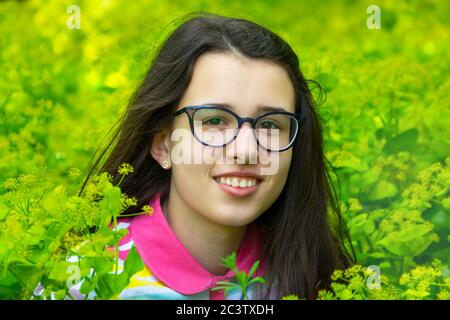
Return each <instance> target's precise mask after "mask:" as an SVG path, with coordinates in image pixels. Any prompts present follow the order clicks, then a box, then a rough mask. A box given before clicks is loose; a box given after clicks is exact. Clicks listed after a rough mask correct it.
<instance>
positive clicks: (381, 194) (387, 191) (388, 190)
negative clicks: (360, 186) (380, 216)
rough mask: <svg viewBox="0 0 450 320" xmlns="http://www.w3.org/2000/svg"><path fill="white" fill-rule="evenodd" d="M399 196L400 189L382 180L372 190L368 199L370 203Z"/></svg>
mask: <svg viewBox="0 0 450 320" xmlns="http://www.w3.org/2000/svg"><path fill="white" fill-rule="evenodd" d="M397 194H398V189H397V187H396V186H395V185H394V184H393V183H391V182H389V181H386V180H381V181H380V182H378V183H377V184H376V185H375V186H373V187H372V188H371V189H370V191H369V194H368V197H367V199H368V200H370V201H378V200H383V199H386V198H392V197H395V196H396V195H397Z"/></svg>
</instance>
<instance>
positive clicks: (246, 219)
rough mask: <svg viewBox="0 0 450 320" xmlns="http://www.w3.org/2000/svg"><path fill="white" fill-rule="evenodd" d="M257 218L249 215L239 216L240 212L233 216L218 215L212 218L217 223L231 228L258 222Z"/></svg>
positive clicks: (234, 213)
mask: <svg viewBox="0 0 450 320" xmlns="http://www.w3.org/2000/svg"><path fill="white" fill-rule="evenodd" d="M256 218H257V216H255V215H252V214H249V215H246V214H241V215H240V214H239V212H233V213H232V214H218V215H216V216H214V217H211V220H213V221H214V222H216V223H219V224H222V225H225V226H229V227H243V226H246V225H248V224H249V223H251V222H253V221H254V220H256Z"/></svg>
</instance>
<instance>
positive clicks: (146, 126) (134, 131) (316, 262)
mask: <svg viewBox="0 0 450 320" xmlns="http://www.w3.org/2000/svg"><path fill="white" fill-rule="evenodd" d="M211 50H215V51H221V52H239V53H240V54H242V55H244V56H246V57H249V58H253V59H268V60H270V61H273V62H274V63H277V64H279V65H281V66H282V67H283V68H284V69H285V70H286V71H287V72H288V74H289V76H290V79H291V81H292V83H293V85H294V88H295V93H296V105H295V109H296V110H295V112H298V113H302V114H303V115H304V116H305V117H306V123H305V124H304V125H303V126H302V127H301V129H300V131H299V134H298V137H297V139H296V142H295V143H294V146H293V158H292V162H291V167H290V170H289V175H288V180H287V182H286V185H285V186H284V189H283V190H282V192H281V194H280V196H279V197H278V199H277V200H276V201H275V203H273V205H272V206H271V207H270V208H269V209H268V210H267V211H266V212H265V213H264V214H262V215H261V216H260V217H259V218H258V220H257V223H259V224H260V225H261V226H262V230H263V235H264V236H263V244H262V253H263V257H264V260H265V266H266V270H267V271H266V281H267V288H269V290H268V291H267V295H265V296H264V297H262V298H268V297H269V295H271V293H270V290H271V288H276V292H277V296H278V297H281V296H284V295H288V294H296V295H298V296H299V297H302V298H307V299H309V298H314V297H315V296H316V294H317V290H318V289H321V288H328V286H329V284H330V276H331V274H332V272H333V271H334V270H335V269H339V268H345V267H347V266H349V265H350V264H352V263H354V262H355V258H354V256H355V255H354V251H353V248H352V247H351V242H350V241H349V240H350V237H349V235H348V232H347V229H346V227H345V223H344V222H343V220H342V218H341V212H340V206H339V201H338V198H337V195H336V192H335V189H334V187H333V184H332V181H331V178H330V175H329V172H328V169H327V160H326V158H325V156H324V151H323V138H322V127H321V124H320V118H319V116H318V114H317V112H316V105H315V101H314V99H313V97H312V94H311V91H310V86H309V85H310V84H311V80H305V78H304V77H303V74H302V72H301V71H300V67H299V60H298V57H297V55H296V54H295V52H294V51H293V50H292V48H291V47H290V46H289V44H288V43H286V42H285V41H284V40H283V39H282V38H281V37H280V36H278V35H277V34H275V33H274V32H272V31H270V30H268V29H266V28H264V27H262V26H260V25H258V24H256V23H253V22H251V21H248V20H246V19H239V18H228V17H223V16H220V15H215V14H210V13H204V12H200V13H195V14H190V15H187V16H185V18H184V20H183V22H182V23H181V24H180V25H179V26H178V27H177V28H176V29H175V30H174V31H173V32H172V33H171V34H170V35H169V36H168V38H167V39H166V40H165V41H164V43H163V44H162V45H161V47H160V48H159V49H158V51H157V52H156V55H155V57H154V59H153V61H152V63H151V66H150V68H149V70H148V72H147V73H146V75H145V77H144V79H143V81H142V82H141V83H140V85H139V86H138V88H137V90H136V91H135V93H134V94H133V96H132V98H131V100H130V103H129V106H128V108H127V110H126V112H125V113H124V115H123V117H122V118H121V119H120V121H119V122H118V123H117V124H118V126H117V128H116V130H115V132H114V134H113V137H112V139H111V140H110V141H109V143H108V144H107V145H106V147H105V148H104V149H103V150H102V151H101V152H100V154H99V156H98V157H97V159H96V161H95V162H94V165H93V166H92V168H91V170H90V172H89V175H88V176H87V177H86V179H85V181H84V184H83V186H82V188H81V191H80V194H81V193H82V192H83V189H84V187H85V185H86V183H87V182H88V181H89V179H90V177H91V176H92V175H93V173H94V172H95V170H96V168H98V167H99V164H100V162H101V160H102V159H103V158H104V157H105V156H106V155H107V159H106V161H105V163H104V164H103V166H102V167H101V169H100V172H108V173H109V174H111V175H112V176H113V178H114V182H116V183H117V182H118V180H119V179H120V175H119V174H118V173H117V169H118V167H119V166H120V165H121V164H122V163H129V164H131V165H132V166H133V167H134V173H132V174H130V175H129V176H127V177H126V178H125V179H124V180H123V181H122V184H121V189H122V192H124V193H126V194H127V195H128V196H130V197H135V198H136V199H137V205H136V206H133V207H131V208H128V209H127V210H126V211H125V212H124V213H133V212H139V211H141V208H142V206H144V205H145V204H148V202H149V201H150V199H151V198H152V197H153V196H154V195H155V194H156V193H157V192H159V191H163V194H164V197H167V194H168V190H169V186H170V174H171V173H170V171H167V170H163V169H162V168H161V167H160V165H159V163H158V162H156V161H155V160H154V159H153V157H152V156H151V154H150V152H149V150H150V145H151V143H152V140H153V138H154V136H155V135H156V134H158V133H160V132H162V131H165V130H167V129H168V128H170V125H171V123H172V113H173V112H174V111H175V108H176V106H177V104H178V102H179V100H180V99H181V97H182V95H183V93H184V91H185V90H186V88H187V86H188V84H189V81H190V78H191V75H192V71H193V65H194V62H195V60H196V59H197V58H198V57H199V56H200V55H201V54H202V53H205V52H206V51H211ZM97 151H99V149H98V150H97ZM108 151H110V152H108ZM330 167H331V165H330ZM331 168H332V167H331Z"/></svg>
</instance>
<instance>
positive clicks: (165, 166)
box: [161, 160, 169, 169]
mask: <svg viewBox="0 0 450 320" xmlns="http://www.w3.org/2000/svg"><path fill="white" fill-rule="evenodd" d="M161 166H162V167H163V169H168V168H169V161H168V160H164V161H163V162H162V164H161Z"/></svg>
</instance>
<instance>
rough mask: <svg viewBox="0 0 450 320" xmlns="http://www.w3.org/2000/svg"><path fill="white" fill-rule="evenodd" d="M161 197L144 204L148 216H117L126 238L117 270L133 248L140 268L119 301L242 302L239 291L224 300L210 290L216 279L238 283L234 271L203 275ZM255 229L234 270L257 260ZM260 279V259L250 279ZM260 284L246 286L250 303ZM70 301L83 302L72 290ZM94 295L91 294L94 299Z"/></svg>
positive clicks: (246, 268)
mask: <svg viewBox="0 0 450 320" xmlns="http://www.w3.org/2000/svg"><path fill="white" fill-rule="evenodd" d="M160 198H161V193H158V194H157V195H156V196H155V197H154V198H153V199H152V200H151V201H150V203H149V205H150V206H151V208H152V209H153V213H152V214H151V215H139V216H135V217H129V218H120V219H119V221H118V224H117V227H116V228H117V229H121V228H127V229H128V231H129V232H128V234H127V235H126V236H125V237H124V238H122V239H121V240H120V241H119V271H120V268H123V264H124V261H125V260H126V258H127V255H128V253H129V251H130V250H131V248H133V246H134V247H135V248H136V250H137V252H138V253H139V255H140V257H141V258H142V260H143V262H144V265H145V267H144V268H143V269H142V270H141V271H139V272H137V273H136V274H134V275H133V276H132V277H131V279H130V283H129V284H128V286H127V287H126V288H125V289H124V290H122V292H121V293H120V294H119V296H118V297H117V298H118V299H189V300H190V299H209V300H221V299H230V300H236V299H241V295H242V292H241V290H240V289H238V288H236V289H232V290H230V291H229V292H228V294H227V295H226V296H225V295H224V291H223V290H219V291H213V290H211V289H212V288H214V287H215V286H216V285H217V282H218V281H230V282H235V283H237V281H236V279H235V277H234V272H233V271H232V270H231V269H229V270H228V272H227V273H226V274H225V275H223V276H216V275H214V274H212V273H210V272H209V271H207V270H206V269H205V268H204V267H203V266H202V265H201V264H200V263H199V262H198V261H197V260H196V259H195V258H194V257H193V256H192V255H191V253H190V252H189V251H188V250H187V249H186V247H185V246H184V245H183V243H181V241H180V240H179V239H178V238H177V236H176V234H175V233H174V232H173V230H172V229H171V227H170V225H169V224H168V222H167V220H166V217H165V215H164V213H163V211H162V208H161V204H160ZM260 240H261V234H260V229H259V228H258V226H257V225H255V224H249V225H248V226H247V229H246V233H245V234H244V237H243V239H242V242H241V245H240V247H239V249H238V251H237V256H236V266H237V268H238V270H239V271H242V270H244V271H246V272H247V273H248V272H249V270H250V269H251V267H252V265H253V263H254V262H255V261H256V260H261V259H260ZM263 275H264V262H263V261H261V264H260V266H259V268H258V269H257V270H256V272H255V274H254V276H263ZM263 291H264V286H263V285H261V284H260V283H255V284H252V285H250V286H249V288H247V295H248V297H249V299H259V297H261V294H262V293H263ZM69 292H70V293H71V295H72V296H74V297H75V298H77V297H79V298H84V296H83V295H81V294H80V293H79V292H77V291H76V288H72V289H71V290H70V291H69ZM94 296H95V293H94V294H92V295H90V297H89V298H93V297H94Z"/></svg>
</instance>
